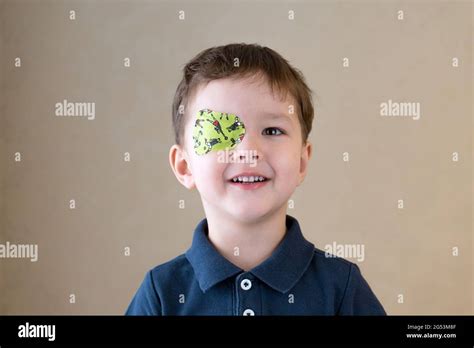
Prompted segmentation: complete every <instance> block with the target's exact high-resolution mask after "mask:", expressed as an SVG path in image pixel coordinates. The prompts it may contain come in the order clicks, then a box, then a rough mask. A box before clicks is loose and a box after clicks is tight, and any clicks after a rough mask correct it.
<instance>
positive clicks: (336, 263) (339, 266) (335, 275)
mask: <svg viewBox="0 0 474 348" xmlns="http://www.w3.org/2000/svg"><path fill="white" fill-rule="evenodd" d="M312 264H313V267H315V268H316V270H317V272H319V273H320V274H322V275H327V276H328V277H330V278H331V279H333V280H339V281H342V282H344V281H347V279H348V277H349V275H350V273H351V272H354V269H355V270H356V271H358V270H359V268H358V266H357V265H356V264H355V263H353V262H351V261H349V260H346V259H343V258H342V257H339V256H335V255H332V254H329V253H327V252H325V251H323V250H321V249H318V248H316V247H315V248H314V257H313V260H312Z"/></svg>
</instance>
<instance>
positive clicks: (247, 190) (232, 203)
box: [170, 78, 311, 223]
mask: <svg viewBox="0 0 474 348" xmlns="http://www.w3.org/2000/svg"><path fill="white" fill-rule="evenodd" d="M202 109H210V110H213V111H218V112H224V113H229V114H234V115H237V116H238V118H239V119H240V120H241V121H242V123H243V124H244V126H245V134H244V136H243V138H242V142H241V143H239V144H238V145H237V146H236V147H233V148H232V149H231V150H229V151H227V154H226V151H222V150H221V151H210V152H208V153H205V154H202V152H201V153H200V154H198V153H197V152H196V151H195V149H194V140H193V132H194V127H195V123H196V119H197V114H198V111H199V110H202ZM292 110H294V112H293V111H292ZM297 112H298V111H297V107H296V103H295V101H294V100H293V98H292V97H291V95H290V94H289V93H288V95H287V100H283V101H282V100H280V98H279V96H278V95H277V94H275V95H272V92H271V89H270V87H269V86H268V84H267V83H266V81H265V80H263V79H261V78H250V79H220V80H213V81H211V82H209V84H207V85H205V86H202V87H201V88H200V89H198V90H197V92H196V94H195V97H194V99H193V100H191V101H190V103H189V105H188V108H187V110H186V117H187V119H186V124H185V131H184V138H183V145H184V148H182V147H180V146H178V145H173V147H172V148H171V150H170V163H171V166H172V168H173V171H174V172H175V175H176V177H177V178H178V180H179V181H180V182H181V183H182V184H183V185H184V186H186V187H187V188H189V189H192V188H194V187H197V189H198V191H199V193H200V195H201V200H202V203H203V207H204V210H205V211H206V215H208V214H209V213H211V212H212V213H213V214H214V215H215V214H218V216H222V217H232V218H233V219H235V220H240V221H242V222H247V223H248V222H252V221H257V220H258V219H260V218H263V217H265V216H268V215H271V214H272V213H274V212H276V211H277V210H281V209H285V211H286V204H287V201H288V199H289V198H290V197H291V195H292V194H293V192H294V190H295V188H296V186H298V185H299V184H300V183H301V182H302V181H303V179H304V176H305V174H306V170H307V164H308V160H309V158H310V156H311V144H310V143H309V142H307V143H306V144H303V142H302V136H301V125H300V123H299V120H298V115H297ZM274 116H276V117H274ZM194 134H196V133H194ZM205 135H206V134H204V136H203V138H204V137H205ZM241 173H253V174H256V175H259V176H263V177H265V178H267V180H266V181H265V182H263V183H258V184H245V183H234V182H233V181H232V178H234V177H236V176H238V175H239V174H241ZM244 180H245V179H244ZM284 206H285V207H284ZM210 210H212V211H210Z"/></svg>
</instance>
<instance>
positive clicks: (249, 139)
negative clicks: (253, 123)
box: [235, 132, 262, 160]
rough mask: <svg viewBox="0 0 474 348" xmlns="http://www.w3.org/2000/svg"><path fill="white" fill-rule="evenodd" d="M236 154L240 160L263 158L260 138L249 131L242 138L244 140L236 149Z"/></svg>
mask: <svg viewBox="0 0 474 348" xmlns="http://www.w3.org/2000/svg"><path fill="white" fill-rule="evenodd" d="M235 151H236V155H237V157H238V158H239V159H240V160H244V159H246V158H248V159H250V160H260V159H262V152H261V151H260V147H259V143H258V139H257V137H256V136H254V135H253V134H250V132H247V133H246V134H245V136H244V138H243V139H242V142H241V143H240V144H239V145H238V146H237V147H236V149H235Z"/></svg>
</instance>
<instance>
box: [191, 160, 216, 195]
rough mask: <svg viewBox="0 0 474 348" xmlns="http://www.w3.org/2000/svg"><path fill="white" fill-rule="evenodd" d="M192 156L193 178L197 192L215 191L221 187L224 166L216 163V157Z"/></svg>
mask: <svg viewBox="0 0 474 348" xmlns="http://www.w3.org/2000/svg"><path fill="white" fill-rule="evenodd" d="M194 156H195V157H194V160H193V176H194V180H195V182H196V186H197V188H198V190H199V191H200V192H201V191H209V190H216V189H217V188H218V187H220V186H219V185H223V181H224V176H223V172H224V166H223V165H222V164H221V163H218V162H217V156H216V155H215V154H213V153H208V154H205V155H202V156H198V155H194Z"/></svg>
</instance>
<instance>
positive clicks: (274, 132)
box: [263, 127, 284, 135]
mask: <svg viewBox="0 0 474 348" xmlns="http://www.w3.org/2000/svg"><path fill="white" fill-rule="evenodd" d="M268 131H270V132H268ZM263 133H264V135H282V134H284V133H283V131H282V130H281V129H280V128H276V127H268V128H265V129H264V130H263Z"/></svg>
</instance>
